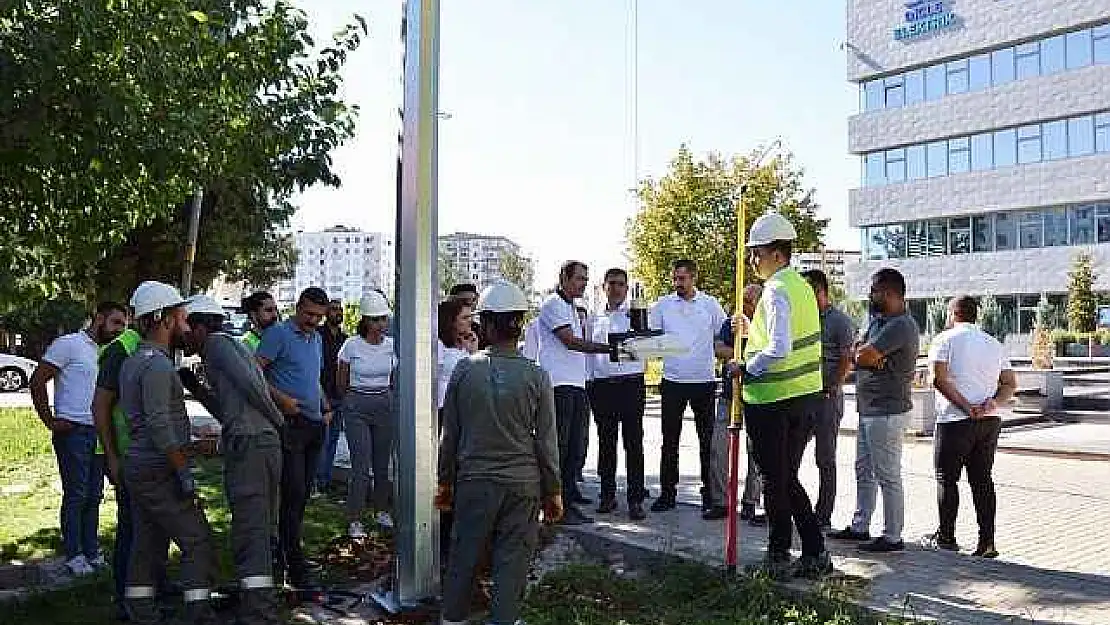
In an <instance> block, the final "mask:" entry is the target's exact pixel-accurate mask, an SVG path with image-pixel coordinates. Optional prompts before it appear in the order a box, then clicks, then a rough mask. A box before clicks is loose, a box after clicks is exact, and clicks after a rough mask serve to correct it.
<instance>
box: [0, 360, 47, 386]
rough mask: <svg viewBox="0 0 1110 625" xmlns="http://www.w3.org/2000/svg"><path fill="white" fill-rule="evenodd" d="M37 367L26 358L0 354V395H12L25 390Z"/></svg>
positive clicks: (36, 364)
mask: <svg viewBox="0 0 1110 625" xmlns="http://www.w3.org/2000/svg"><path fill="white" fill-rule="evenodd" d="M37 366H38V363H36V362H35V361H33V360H29V359H27V358H22V357H20V356H13V355H11V354H0V393H14V392H16V391H19V390H22V389H23V388H25V387H26V386H27V382H29V381H30V380H31V374H32V373H34V372H35V367H37Z"/></svg>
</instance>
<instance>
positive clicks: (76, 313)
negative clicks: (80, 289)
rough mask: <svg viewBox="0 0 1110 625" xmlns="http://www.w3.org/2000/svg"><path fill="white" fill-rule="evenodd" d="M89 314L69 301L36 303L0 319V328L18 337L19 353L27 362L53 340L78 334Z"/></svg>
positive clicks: (28, 303)
mask: <svg viewBox="0 0 1110 625" xmlns="http://www.w3.org/2000/svg"><path fill="white" fill-rule="evenodd" d="M90 312H91V311H87V310H86V307H85V305H84V304H83V303H82V302H78V301H74V300H73V299H70V298H68V297H58V298H55V299H49V300H41V299H36V300H32V301H30V302H26V303H24V304H22V305H21V306H19V307H18V308H16V309H15V310H14V311H12V312H9V313H7V314H4V315H0V326H3V327H4V329H5V330H7V331H8V332H11V333H13V334H19V335H21V336H22V337H23V348H22V352H23V353H24V354H25V355H26V356H27V357H28V358H38V357H39V356H41V355H42V354H43V353H44V352H45V351H46V347H47V346H48V345H49V344H50V341H52V340H53V339H54V338H56V337H58V336H61V335H62V334H67V333H69V332H75V331H77V330H79V329H80V328H81V326H82V325H83V324H84V322H85V320H86V319H87V318H88V317H89V316H90V315H89V313H90Z"/></svg>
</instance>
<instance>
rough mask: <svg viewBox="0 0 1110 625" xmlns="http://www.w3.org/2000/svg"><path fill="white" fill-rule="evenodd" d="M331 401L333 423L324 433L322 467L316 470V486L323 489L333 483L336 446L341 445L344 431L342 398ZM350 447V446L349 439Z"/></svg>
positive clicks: (321, 453) (321, 456)
mask: <svg viewBox="0 0 1110 625" xmlns="http://www.w3.org/2000/svg"><path fill="white" fill-rule="evenodd" d="M330 401H331V409H332V414H331V425H329V426H328V428H327V433H326V434H325V435H324V448H323V450H321V452H320V468H319V469H317V470H316V486H317V487H318V488H321V489H323V488H325V487H327V486H328V485H329V484H331V475H332V471H334V470H335V448H336V447H337V446H338V445H339V434H340V433H341V432H343V410H342V409H341V408H340V406H341V403H342V400H340V399H332V400H330ZM348 447H350V442H349V441H348Z"/></svg>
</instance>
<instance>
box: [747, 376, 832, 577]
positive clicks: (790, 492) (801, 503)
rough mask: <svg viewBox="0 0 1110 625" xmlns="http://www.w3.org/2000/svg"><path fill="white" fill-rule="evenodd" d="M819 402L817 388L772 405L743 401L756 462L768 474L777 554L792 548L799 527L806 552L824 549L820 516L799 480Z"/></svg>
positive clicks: (770, 541) (770, 540)
mask: <svg viewBox="0 0 1110 625" xmlns="http://www.w3.org/2000/svg"><path fill="white" fill-rule="evenodd" d="M820 401H821V396H820V394H819V393H814V394H813V395H803V396H802V397H795V398H792V399H787V400H783V401H779V402H773V403H770V404H745V405H744V418H745V419H746V420H747V427H748V436H750V437H751V439H752V452H753V453H754V455H755V464H756V466H758V467H759V474H760V475H761V476H763V507H764V509H765V510H766V511H767V521H768V529H767V533H768V537H767V549H768V551H770V552H773V553H786V552H789V551H790V544H791V542H792V539H793V536H794V527H795V526H797V528H798V535H799V536H800V537H801V539H802V555H811V556H815V555H818V554H820V553H821V552H822V551H824V550H825V539H824V537H822V536H821V526H820V524H819V523H818V521H817V515H816V514H814V512H813V507H812V506H811V504H810V501H809V495H807V494H806V491H805V488H803V487H802V483H801V481H799V480H798V469H799V468H800V467H801V465H802V454H804V453H805V449H806V443H807V442H809V438H810V437H811V436H813V430H814V425H815V423H816V419H817V412H818V411H819V410H820Z"/></svg>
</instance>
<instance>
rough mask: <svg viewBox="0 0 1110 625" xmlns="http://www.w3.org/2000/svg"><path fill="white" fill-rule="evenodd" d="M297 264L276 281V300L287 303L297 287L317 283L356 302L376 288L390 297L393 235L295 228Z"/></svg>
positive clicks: (293, 298)
mask: <svg viewBox="0 0 1110 625" xmlns="http://www.w3.org/2000/svg"><path fill="white" fill-rule="evenodd" d="M293 238H294V242H295V245H296V248H297V265H296V270H295V273H294V276H293V279H292V280H283V281H281V282H280V283H279V284H278V288H277V293H275V294H274V295H275V297H276V298H277V301H278V304H279V305H280V306H282V307H287V306H291V305H292V304H293V303H295V302H296V299H297V296H298V295H299V294H300V292H301V291H303V290H304V289H306V288H308V287H310V286H318V287H321V288H323V289H324V290H325V291H327V292H328V296H329V297H331V298H332V299H341V300H343V301H344V302H347V303H358V302H359V301H360V300H361V299H362V296H363V295H366V294H367V293H369V292H370V291H371V290H373V289H375V288H377V289H381V290H382V291H384V292H385V293H386V296H387V297H388V298H389V299H390V300H392V299H393V282H394V266H395V258H394V248H393V237H392V236H389V235H385V234H382V233H380V232H363V231H361V230H358V229H355V228H348V227H345V226H335V227H334V228H328V229H327V230H324V231H323V232H303V231H302V232H297V233H296V234H294V235H293Z"/></svg>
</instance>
